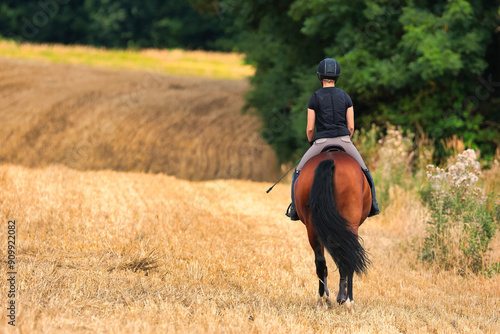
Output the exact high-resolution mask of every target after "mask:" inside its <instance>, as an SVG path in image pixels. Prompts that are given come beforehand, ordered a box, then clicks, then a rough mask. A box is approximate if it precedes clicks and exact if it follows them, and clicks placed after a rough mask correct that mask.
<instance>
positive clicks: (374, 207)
mask: <svg viewBox="0 0 500 334" xmlns="http://www.w3.org/2000/svg"><path fill="white" fill-rule="evenodd" d="M363 172H364V173H365V176H366V179H367V180H368V183H369V184H370V188H371V190H372V208H371V210H370V214H369V215H368V217H372V216H375V215H378V214H379V213H380V210H379V208H378V202H377V199H376V198H375V184H374V183H373V178H372V175H371V174H370V171H369V170H368V169H363Z"/></svg>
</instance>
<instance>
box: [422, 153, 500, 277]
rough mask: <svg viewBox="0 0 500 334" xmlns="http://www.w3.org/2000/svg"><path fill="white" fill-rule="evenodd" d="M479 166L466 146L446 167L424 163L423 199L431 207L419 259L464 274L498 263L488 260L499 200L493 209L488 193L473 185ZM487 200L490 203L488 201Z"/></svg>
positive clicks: (496, 266)
mask: <svg viewBox="0 0 500 334" xmlns="http://www.w3.org/2000/svg"><path fill="white" fill-rule="evenodd" d="M480 174H481V166H480V164H479V162H478V161H477V160H476V153H475V152H474V151H473V150H471V149H468V150H466V151H464V152H463V153H462V154H459V155H458V156H457V157H456V162H455V163H453V164H451V165H450V166H449V167H447V168H445V169H441V168H439V167H434V166H433V165H429V166H427V179H428V183H427V185H426V190H425V191H424V192H423V196H422V198H423V200H424V202H426V203H427V204H428V206H429V208H430V211H431V220H430V221H429V222H428V226H427V229H426V234H427V235H426V237H425V240H424V244H423V247H422V249H421V259H422V260H424V261H427V262H429V263H435V264H437V265H440V266H442V267H443V268H444V269H446V270H451V269H454V270H457V271H458V272H459V273H461V274H463V273H466V272H468V271H470V272H473V273H480V272H487V273H491V272H492V269H493V271H496V269H495V268H497V269H498V264H489V265H488V264H487V261H486V259H487V253H488V251H489V250H490V248H489V243H490V241H491V239H492V238H493V236H494V235H495V232H496V231H497V229H498V225H497V224H496V223H495V215H496V216H497V217H496V218H497V219H498V213H496V214H495V211H498V209H499V206H500V205H499V204H498V203H496V204H495V205H494V206H493V208H492V209H489V208H488V207H489V206H490V207H491V203H489V201H488V196H485V195H484V191H483V190H482V189H481V188H479V187H477V186H476V183H477V181H478V180H479V175H480ZM489 204H490V205H489Z"/></svg>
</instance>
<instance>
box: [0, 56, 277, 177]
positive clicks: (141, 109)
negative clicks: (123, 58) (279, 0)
mask: <svg viewBox="0 0 500 334" xmlns="http://www.w3.org/2000/svg"><path fill="white" fill-rule="evenodd" d="M151 52H152V51H151ZM0 87H1V89H0V119H1V125H2V131H1V132H0V142H1V143H2V145H1V147H0V162H8V163H15V164H22V165H24V166H28V167H43V166H47V165H50V164H64V165H66V166H69V167H71V168H75V169H80V170H87V169H93V170H100V169H113V170H121V171H138V172H152V173H158V172H163V173H166V174H168V175H175V176H178V177H181V178H186V179H190V180H206V179H214V178H218V179H221V178H222V179H230V178H243V179H252V180H257V181H263V180H265V181H270V180H274V179H276V178H277V177H278V176H279V170H278V166H277V165H278V164H277V160H276V157H275V154H274V152H273V150H272V149H271V148H270V147H269V145H267V144H266V143H264V141H263V140H262V139H261V138H260V137H259V136H258V134H257V133H258V129H259V128H260V127H261V122H260V121H259V119H258V117H256V116H255V115H252V114H246V115H242V114H241V107H242V106H243V103H244V101H243V94H244V93H245V92H246V91H247V89H248V83H247V82H246V81H243V80H241V81H234V80H214V79H205V78H188V77H176V76H166V75H161V74H159V73H158V72H129V71H114V70H104V69H95V68H90V67H86V66H77V65H63V64H47V63H40V62H34V61H26V60H9V59H1V58H0Z"/></svg>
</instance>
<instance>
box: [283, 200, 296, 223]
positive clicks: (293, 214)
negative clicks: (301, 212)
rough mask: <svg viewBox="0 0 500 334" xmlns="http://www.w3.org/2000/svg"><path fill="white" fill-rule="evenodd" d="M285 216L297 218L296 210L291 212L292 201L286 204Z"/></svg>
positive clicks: (291, 218)
mask: <svg viewBox="0 0 500 334" xmlns="http://www.w3.org/2000/svg"><path fill="white" fill-rule="evenodd" d="M285 216H287V217H288V218H290V220H299V216H298V215H297V210H295V212H293V213H292V203H290V205H289V206H288V209H286V213H285Z"/></svg>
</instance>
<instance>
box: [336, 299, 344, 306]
mask: <svg viewBox="0 0 500 334" xmlns="http://www.w3.org/2000/svg"><path fill="white" fill-rule="evenodd" d="M337 303H339V305H342V304H344V303H345V299H344V298H340V299H337Z"/></svg>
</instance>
